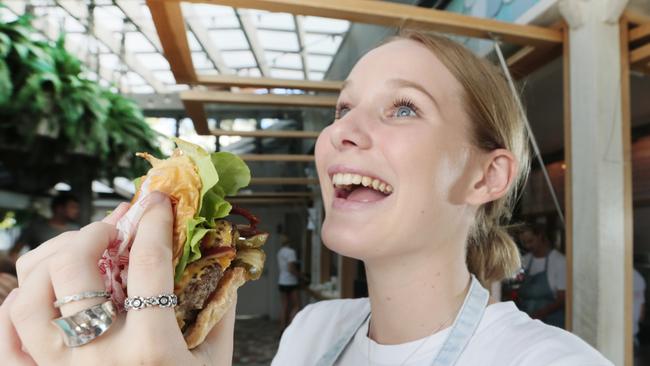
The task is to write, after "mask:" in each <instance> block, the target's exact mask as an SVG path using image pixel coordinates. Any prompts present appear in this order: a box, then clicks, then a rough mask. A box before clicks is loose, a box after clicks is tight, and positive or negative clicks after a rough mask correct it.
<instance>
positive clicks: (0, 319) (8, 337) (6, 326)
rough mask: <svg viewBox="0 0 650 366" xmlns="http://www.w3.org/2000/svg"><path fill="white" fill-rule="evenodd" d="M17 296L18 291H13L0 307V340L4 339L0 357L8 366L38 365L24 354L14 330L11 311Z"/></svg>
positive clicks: (0, 346)
mask: <svg viewBox="0 0 650 366" xmlns="http://www.w3.org/2000/svg"><path fill="white" fill-rule="evenodd" d="M17 294H18V290H13V291H11V293H10V294H9V296H7V298H6V299H5V301H4V302H3V303H2V306H0V339H2V342H0V355H2V361H3V363H4V362H6V363H7V365H18V366H24V365H25V366H26V365H30V366H31V365H36V363H35V362H34V360H32V358H31V357H30V356H29V355H28V354H27V353H25V352H23V350H22V342H20V338H19V337H18V333H16V329H14V325H13V324H12V323H11V318H10V317H9V309H10V308H11V306H12V304H13V302H14V301H13V300H14V299H15V298H16V295H17Z"/></svg>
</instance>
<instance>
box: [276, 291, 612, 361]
mask: <svg viewBox="0 0 650 366" xmlns="http://www.w3.org/2000/svg"><path fill="white" fill-rule="evenodd" d="M369 308H370V302H369V301H368V299H367V298H363V299H354V300H330V301H321V302H318V303H316V304H312V305H309V306H307V307H305V308H304V309H303V310H302V311H301V312H300V313H298V315H296V317H295V318H294V320H293V321H292V322H291V325H290V326H289V328H287V330H285V332H284V334H283V335H282V340H281V341H280V347H279V349H278V353H277V354H276V355H275V358H274V359H273V362H272V363H271V365H272V366H311V365H315V364H316V362H317V360H318V359H319V358H320V357H321V355H323V354H324V353H325V352H326V351H328V350H329V348H330V347H331V346H332V344H334V342H336V341H337V340H338V339H339V337H340V336H341V332H342V331H343V330H345V329H346V328H347V327H348V326H349V324H351V323H352V322H354V321H355V320H356V319H357V318H358V317H359V316H362V314H366V313H367V311H368V310H369ZM367 332H368V325H367V322H366V324H365V325H364V326H362V327H361V329H359V331H357V333H356V335H355V337H354V340H353V341H352V343H351V344H350V345H349V346H348V347H347V348H346V349H345V351H344V353H343V354H342V356H341V358H340V359H339V361H338V362H337V365H339V366H357V365H367V364H368V342H370V348H371V352H370V353H371V356H372V357H371V358H372V360H371V361H372V364H373V365H375V366H377V365H381V366H388V365H400V364H401V363H403V362H404V361H405V360H406V359H407V358H408V357H409V356H410V355H411V354H412V353H413V352H414V351H415V349H416V348H417V347H420V348H419V349H418V350H417V352H416V353H415V354H413V355H412V356H411V357H410V359H409V360H408V362H407V363H406V365H408V366H430V365H431V362H432V361H433V359H434V357H435V355H436V354H437V352H438V351H439V350H440V348H441V347H442V343H443V342H444V340H445V338H446V336H447V334H448V333H449V332H450V328H447V329H445V330H442V331H440V332H438V333H437V334H435V335H433V336H431V337H430V338H429V339H428V340H426V341H425V343H423V344H422V345H421V343H422V340H416V341H414V342H409V343H404V344H399V345H380V344H377V343H375V342H374V341H372V340H369V339H368V337H367V336H366V334H367ZM477 365H480V366H491V365H495V366H613V365H612V363H611V362H609V361H608V360H606V359H605V358H604V357H603V356H601V355H600V354H599V353H598V352H597V351H596V350H594V349H593V348H591V346H589V345H588V344H587V343H585V342H584V341H582V340H581V339H580V338H578V337H576V336H575V335H573V334H571V333H568V332H566V331H564V330H562V329H560V328H556V327H552V326H549V325H546V324H544V323H542V322H541V321H539V320H532V319H531V318H530V317H529V316H528V315H526V313H523V312H521V311H519V310H518V309H517V307H516V306H515V305H514V303H512V302H503V303H497V304H493V305H490V306H488V307H487V309H486V311H485V314H484V316H483V318H482V320H481V323H480V324H479V327H478V329H477V331H476V333H475V334H474V337H473V338H472V339H471V340H470V342H469V344H468V345H467V348H466V349H465V351H464V352H463V354H462V355H461V358H460V359H459V360H458V363H457V364H456V366H477Z"/></svg>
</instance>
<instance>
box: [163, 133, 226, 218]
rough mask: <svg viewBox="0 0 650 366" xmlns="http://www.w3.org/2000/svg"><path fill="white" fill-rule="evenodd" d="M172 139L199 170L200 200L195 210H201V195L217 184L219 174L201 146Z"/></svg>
mask: <svg viewBox="0 0 650 366" xmlns="http://www.w3.org/2000/svg"><path fill="white" fill-rule="evenodd" d="M173 140H174V142H175V143H176V146H178V148H179V149H181V151H182V152H183V153H184V154H185V155H187V156H189V157H190V159H192V162H193V163H194V165H196V168H197V170H198V172H199V177H201V200H200V201H199V209H198V210H197V212H201V206H202V204H203V197H204V196H205V194H206V193H207V192H208V191H209V190H210V189H212V187H214V186H215V185H216V184H217V182H219V176H220V175H219V173H217V170H216V169H215V167H214V164H213V163H212V159H211V157H210V154H209V153H208V152H207V151H205V150H203V148H202V147H200V146H198V145H194V144H192V143H190V142H187V141H184V140H181V139H179V138H175V137H174V138H173Z"/></svg>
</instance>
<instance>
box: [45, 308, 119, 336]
mask: <svg viewBox="0 0 650 366" xmlns="http://www.w3.org/2000/svg"><path fill="white" fill-rule="evenodd" d="M116 317H117V309H116V308H115V304H113V301H111V300H108V301H106V302H104V303H102V304H97V305H95V306H91V307H89V308H88V309H84V310H82V311H80V312H78V313H76V314H73V315H71V316H63V317H60V318H57V319H54V320H52V323H54V324H55V325H56V326H57V328H59V330H60V331H61V334H62V335H63V342H65V345H66V346H68V347H78V346H83V345H84V344H86V343H88V342H90V341H92V340H93V339H95V338H97V337H99V336H100V335H102V334H104V333H105V332H106V331H107V330H108V328H110V326H111V324H113V321H114V320H115V318H116Z"/></svg>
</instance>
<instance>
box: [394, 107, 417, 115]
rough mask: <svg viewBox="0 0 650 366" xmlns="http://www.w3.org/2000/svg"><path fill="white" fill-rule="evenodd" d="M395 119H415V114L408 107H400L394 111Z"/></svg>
mask: <svg viewBox="0 0 650 366" xmlns="http://www.w3.org/2000/svg"><path fill="white" fill-rule="evenodd" d="M394 115H395V117H415V116H416V115H417V114H416V113H415V111H414V110H413V108H411V107H408V106H405V105H403V106H400V107H398V108H397V109H396V110H395V114H394Z"/></svg>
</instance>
